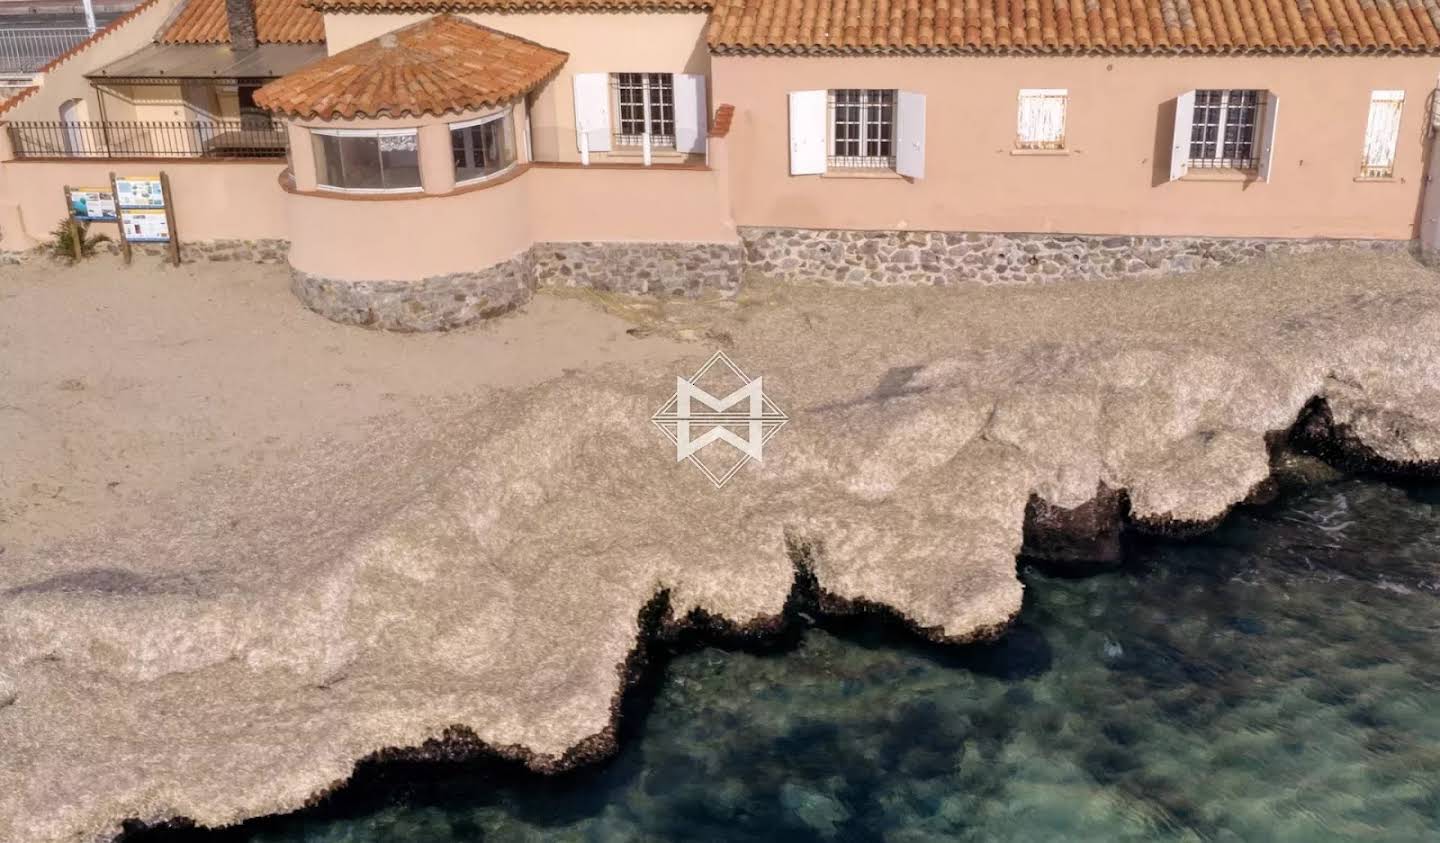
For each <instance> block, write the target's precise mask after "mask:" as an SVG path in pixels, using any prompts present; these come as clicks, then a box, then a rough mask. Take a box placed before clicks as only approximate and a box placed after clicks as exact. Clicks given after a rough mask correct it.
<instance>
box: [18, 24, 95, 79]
mask: <svg viewBox="0 0 1440 843" xmlns="http://www.w3.org/2000/svg"><path fill="white" fill-rule="evenodd" d="M89 37H90V31H89V30H87V29H86V28H85V27H83V26H67V27H58V28H53V29H19V28H6V29H3V30H0V73H34V72H35V71H37V70H39V69H40V68H42V67H44V66H45V64H46V63H47V62H49V61H50V60H51V59H53V58H55V57H56V56H58V55H60V54H61V53H63V52H65V51H66V50H68V49H70V48H71V47H74V46H75V45H76V44H79V43H80V42H81V41H84V40H85V39H86V38H89Z"/></svg>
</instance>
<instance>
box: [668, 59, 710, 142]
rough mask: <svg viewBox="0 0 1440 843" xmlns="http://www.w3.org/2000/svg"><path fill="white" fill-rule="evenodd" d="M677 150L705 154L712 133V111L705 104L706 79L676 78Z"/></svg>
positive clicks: (681, 74) (683, 74)
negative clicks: (708, 136) (706, 142)
mask: <svg viewBox="0 0 1440 843" xmlns="http://www.w3.org/2000/svg"><path fill="white" fill-rule="evenodd" d="M673 90H674V92H675V149H676V150H678V151H680V152H704V151H705V136H706V135H707V134H709V132H710V111H709V109H708V108H707V107H706V102H705V77H704V76H698V75H694V74H689V73H677V74H675V76H674V83H673Z"/></svg>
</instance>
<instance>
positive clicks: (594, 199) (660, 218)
mask: <svg viewBox="0 0 1440 843" xmlns="http://www.w3.org/2000/svg"><path fill="white" fill-rule="evenodd" d="M722 177H723V174H722V173H720V172H717V171H713V170H698V169H649V170H645V169H637V168H628V169H614V168H608V169H598V168H590V169H586V168H581V167H535V168H533V169H531V170H530V171H529V172H527V173H526V174H525V175H524V176H522V177H521V178H522V180H523V181H525V182H527V187H528V189H529V190H530V208H531V218H532V222H531V225H532V226H533V230H534V233H535V240H536V242H541V241H557V242H564V241H579V240H609V241H645V240H652V241H654V240H660V241H682V242H693V243H733V242H735V240H736V235H735V227H734V225H733V224H731V223H730V212H729V209H728V208H727V207H725V204H724V201H723V199H722V195H721V184H720V182H721V179H722Z"/></svg>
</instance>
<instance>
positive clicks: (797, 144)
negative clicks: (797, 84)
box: [790, 91, 826, 176]
mask: <svg viewBox="0 0 1440 843" xmlns="http://www.w3.org/2000/svg"><path fill="white" fill-rule="evenodd" d="M825 101H826V94H825V92H824V91H791V92H790V175H792V176H814V175H820V174H822V173H824V172H825V134H826V132H825V111H826V108H825Z"/></svg>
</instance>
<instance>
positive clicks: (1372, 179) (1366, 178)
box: [1355, 176, 1399, 183]
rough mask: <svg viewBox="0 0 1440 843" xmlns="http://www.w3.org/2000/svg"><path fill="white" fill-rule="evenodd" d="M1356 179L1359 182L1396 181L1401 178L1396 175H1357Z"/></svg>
mask: <svg viewBox="0 0 1440 843" xmlns="http://www.w3.org/2000/svg"><path fill="white" fill-rule="evenodd" d="M1355 181H1359V182H1376V181H1378V182H1382V183H1383V182H1396V181H1399V179H1397V178H1395V177H1394V176H1356V177H1355Z"/></svg>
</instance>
